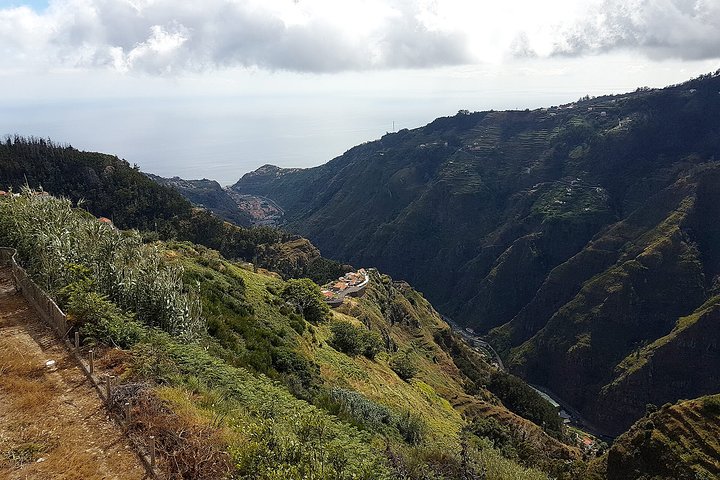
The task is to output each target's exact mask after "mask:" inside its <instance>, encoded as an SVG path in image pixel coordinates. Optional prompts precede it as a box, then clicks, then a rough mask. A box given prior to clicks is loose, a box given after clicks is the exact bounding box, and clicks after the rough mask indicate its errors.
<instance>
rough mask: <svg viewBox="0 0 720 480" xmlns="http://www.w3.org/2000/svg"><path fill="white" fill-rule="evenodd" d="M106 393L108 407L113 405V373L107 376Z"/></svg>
mask: <svg viewBox="0 0 720 480" xmlns="http://www.w3.org/2000/svg"><path fill="white" fill-rule="evenodd" d="M105 393H106V394H107V404H108V408H110V405H112V375H108V376H106V377H105Z"/></svg>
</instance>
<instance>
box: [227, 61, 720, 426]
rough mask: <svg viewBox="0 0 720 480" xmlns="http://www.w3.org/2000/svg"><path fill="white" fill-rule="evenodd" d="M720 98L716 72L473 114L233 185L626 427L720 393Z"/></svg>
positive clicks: (599, 422)
mask: <svg viewBox="0 0 720 480" xmlns="http://www.w3.org/2000/svg"><path fill="white" fill-rule="evenodd" d="M719 91H720V75H719V74H718V73H716V74H713V75H705V76H702V77H700V78H697V79H694V80H691V81H689V82H686V83H684V84H681V85H675V86H671V87H668V88H665V89H658V90H652V89H638V90H637V91H636V92H633V93H629V94H625V95H615V96H606V97H598V98H583V99H581V100H579V101H577V102H574V103H571V104H567V105H562V106H556V107H551V108H543V109H537V110H533V111H530V110H526V111H507V112H496V111H489V112H474V113H471V112H467V111H460V112H458V114H457V115H455V116H452V117H445V118H439V119H437V120H435V121H433V122H431V123H430V124H428V125H426V126H424V127H421V128H417V129H414V130H402V131H400V132H397V133H393V134H387V135H385V136H383V137H382V138H381V139H380V140H378V141H375V142H368V143H365V144H363V145H360V146H357V147H354V148H352V149H350V150H349V151H347V152H346V153H345V154H344V155H342V156H340V157H338V158H336V159H334V160H332V161H330V162H328V163H327V164H325V165H322V166H320V167H316V168H312V169H300V170H298V169H293V170H283V169H279V168H277V167H273V166H264V167H262V168H260V169H258V170H257V171H255V172H252V173H249V174H247V175H245V176H244V177H243V178H242V179H240V181H238V183H237V184H236V185H234V186H233V188H234V189H235V190H236V191H237V192H239V193H249V194H257V195H264V196H267V197H270V198H272V199H273V200H275V201H276V202H278V204H279V205H280V206H281V207H282V208H283V209H284V210H285V218H286V219H287V221H288V224H287V228H288V229H290V230H291V231H295V232H297V233H299V234H302V235H304V236H306V237H307V238H309V239H311V240H312V241H313V242H314V243H315V244H316V245H318V246H319V247H320V248H321V249H322V250H323V252H325V254H326V255H328V256H329V257H331V258H342V259H343V260H346V261H349V262H352V263H357V264H374V265H377V266H378V267H379V268H380V269H382V270H383V271H387V272H389V273H390V274H392V275H393V276H395V277H399V278H403V279H405V280H408V281H409V282H411V283H412V284H413V285H414V286H416V287H417V288H419V289H420V290H422V291H423V292H425V293H426V294H427V296H428V298H429V299H430V300H431V301H432V302H433V304H434V305H436V306H438V308H439V309H440V310H441V311H442V312H443V313H445V314H447V315H448V316H450V317H452V318H453V319H454V320H455V321H457V322H458V323H460V324H462V325H463V326H469V327H472V328H473V329H475V331H477V332H479V333H481V334H488V335H489V339H490V341H491V343H493V344H494V345H495V347H496V348H497V349H498V350H499V351H500V353H501V355H503V356H504V357H505V359H506V361H507V364H508V365H509V366H510V368H511V370H512V371H513V372H514V373H516V374H518V375H520V376H521V377H523V378H524V379H526V380H528V381H529V382H531V383H536V384H540V385H544V386H546V387H549V388H550V389H551V390H552V391H554V392H555V393H556V394H558V395H559V396H560V397H561V398H563V399H564V400H566V401H567V402H569V403H570V404H571V405H573V406H574V407H576V408H577V409H578V410H580V411H581V412H582V414H583V415H584V416H585V417H586V418H588V419H589V420H590V421H591V423H593V424H595V426H596V427H598V428H599V429H600V430H601V431H604V432H606V433H608V434H611V435H616V434H619V433H621V432H622V431H624V430H625V429H627V428H628V427H629V426H630V425H631V424H632V423H633V422H634V421H635V420H636V419H637V418H639V417H640V416H642V414H643V412H644V405H645V404H646V403H648V402H654V403H664V402H674V401H676V400H678V399H680V398H694V397H697V396H700V395H706V394H709V393H715V392H717V391H718V390H720V379H718V377H717V375H714V374H711V373H710V372H711V371H712V370H713V369H714V368H716V367H717V365H718V356H717V344H718V341H720V338H719V337H720V334H719V333H718V332H719V331H718V330H717V329H716V328H714V327H712V325H715V323H716V313H715V306H714V304H715V301H714V300H713V298H714V297H715V296H716V295H717V293H718V292H717V278H718V275H719V274H720V268H719V267H720V263H719V261H718V259H720V248H718V245H720V242H719V240H720V235H719V234H718V232H720V230H718V222H717V218H718V214H719V213H720V212H719V211H718V205H719V204H720V203H719V202H718V199H719V198H720V190H718V184H719V183H718V178H719V177H718V172H719V171H720V166H718V164H717V158H718V154H720V95H718V92H719Z"/></svg>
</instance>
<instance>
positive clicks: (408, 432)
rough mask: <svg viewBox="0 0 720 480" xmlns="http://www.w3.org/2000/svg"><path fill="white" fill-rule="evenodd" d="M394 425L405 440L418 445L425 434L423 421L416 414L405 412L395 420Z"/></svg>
mask: <svg viewBox="0 0 720 480" xmlns="http://www.w3.org/2000/svg"><path fill="white" fill-rule="evenodd" d="M395 422H396V423H395V426H396V427H397V429H398V431H399V432H400V434H401V435H402V436H403V438H404V439H405V441H406V442H408V443H409V444H410V445H419V444H420V442H422V439H423V436H424V434H425V422H423V421H422V419H421V418H420V417H418V416H417V415H413V414H412V413H410V412H405V413H403V414H402V415H400V416H399V417H398V418H397V419H396V420H395Z"/></svg>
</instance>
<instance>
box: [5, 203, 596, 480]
mask: <svg viewBox="0 0 720 480" xmlns="http://www.w3.org/2000/svg"><path fill="white" fill-rule="evenodd" d="M0 244H2V245H8V246H14V247H16V248H18V251H19V259H20V260H21V261H22V263H23V265H24V266H25V268H26V269H27V270H28V271H29V272H30V273H31V274H32V275H33V277H34V278H35V279H36V281H37V282H38V283H39V284H40V285H42V287H43V288H44V289H45V290H46V291H48V292H50V293H51V295H53V296H54V297H55V298H56V299H57V301H58V302H59V304H60V305H61V307H62V308H63V309H64V310H65V311H67V312H68V314H69V319H70V322H71V323H72V325H73V329H77V330H78V331H79V332H80V335H81V341H82V343H83V345H85V346H86V347H90V346H94V347H95V348H96V353H97V359H98V368H99V369H110V370H108V371H109V372H112V373H113V374H115V375H116V376H117V377H118V382H119V384H118V386H117V387H116V388H117V389H118V391H119V392H123V393H122V395H125V397H123V398H125V399H127V400H128V401H131V402H132V404H133V405H134V407H133V408H134V409H135V410H134V413H133V418H134V419H135V420H134V423H133V425H132V427H131V428H133V429H135V430H137V432H138V433H141V432H151V433H150V434H153V435H155V436H156V438H158V442H160V443H159V444H160V445H161V448H160V452H161V458H160V462H161V465H163V468H165V469H167V471H168V473H170V474H172V475H177V476H184V477H185V478H223V477H228V478H229V477H230V476H231V475H232V476H233V478H253V479H278V478H284V479H293V478H297V479H300V478H308V477H312V478H317V479H328V480H329V479H344V478H347V479H350V478H353V479H368V480H369V479H382V478H388V479H389V478H407V479H431V478H432V479H460V478H468V477H467V476H468V475H476V476H480V475H483V474H484V475H486V478H495V479H515V478H526V479H536V478H537V479H540V478H545V476H546V475H547V473H550V474H552V475H553V476H555V477H557V478H568V479H570V478H575V475H576V473H577V472H579V471H582V470H584V466H583V464H582V462H580V455H579V452H578V449H577V448H576V447H574V446H572V445H568V444H565V443H563V441H566V440H567V441H569V440H570V439H571V438H572V437H571V436H567V435H566V433H567V432H565V430H564V429H563V428H562V427H561V426H560V424H559V421H558V417H557V415H556V413H555V412H554V411H553V410H552V409H551V408H549V405H548V404H546V403H545V402H544V401H543V400H542V399H540V397H539V396H537V395H536V394H534V392H533V391H532V390H531V389H529V387H527V386H526V385H524V384H523V383H522V382H518V383H516V384H514V383H513V381H512V379H511V377H509V376H508V375H507V374H504V373H503V372H499V371H497V370H495V369H494V368H493V367H491V366H490V365H489V364H488V363H487V362H486V361H485V360H484V359H483V357H482V356H481V355H480V354H479V353H477V352H475V351H473V350H471V349H470V348H469V347H467V346H465V345H464V344H463V343H462V342H460V341H459V340H458V339H457V338H455V337H454V336H453V335H452V333H451V332H450V330H449V327H448V326H447V324H445V323H444V322H443V321H442V319H441V318H440V317H439V315H438V314H437V313H436V312H435V311H434V310H433V308H432V306H431V305H430V304H429V303H428V302H427V300H425V299H424V298H423V297H422V296H421V295H420V294H419V293H417V292H416V291H415V290H413V289H412V288H411V287H410V286H409V285H407V284H405V283H403V282H393V281H392V279H390V278H389V277H387V276H385V275H382V274H380V273H378V272H376V271H372V273H371V283H370V285H369V286H368V289H367V292H366V294H365V295H364V296H363V297H362V298H359V299H349V300H348V301H347V302H346V303H345V304H344V305H343V306H342V307H340V308H338V309H337V310H333V311H330V310H329V309H327V307H325V306H324V303H322V300H321V298H320V293H319V289H318V287H317V285H315V284H314V283H312V282H311V281H309V280H296V279H291V280H283V279H282V278H281V276H280V275H278V274H276V273H273V272H268V271H266V270H263V269H259V270H258V271H254V270H255V269H254V268H253V267H252V266H250V265H248V264H246V263H242V262H232V261H228V260H226V259H225V258H223V257H222V256H221V255H220V254H219V253H218V252H217V251H214V250H211V249H208V248H206V247H204V246H200V245H197V244H192V243H189V242H179V241H167V242H163V241H154V242H150V243H146V242H144V241H143V238H142V237H141V236H140V235H139V234H138V233H137V232H134V231H121V230H116V229H114V228H113V227H111V226H109V225H107V224H105V223H102V222H98V221H97V219H96V218H95V217H94V216H92V215H90V214H88V213H87V212H85V211H83V210H79V209H74V208H72V204H71V203H70V202H69V201H67V200H56V199H53V198H43V197H40V196H37V195H32V192H30V191H25V192H24V193H23V194H22V195H20V196H18V197H8V196H5V197H1V198H0ZM313 305H314V306H313ZM70 335H72V332H71V333H70ZM506 384H513V385H514V386H513V388H512V389H508V388H504V387H503V386H504V385H506ZM121 405H122V403H118V408H120V407H121ZM520 414H523V415H526V416H527V417H528V418H523V417H522V416H520ZM543 415H546V417H545V418H543ZM531 420H535V421H537V422H538V423H543V424H544V425H543V427H544V430H543V428H542V427H541V426H538V425H537V424H535V423H533V422H532V421H531ZM179 430H181V431H183V432H187V433H186V434H185V436H183V437H181V438H180V439H178V437H177V435H174V434H172V432H177V431H179ZM199 459H207V461H205V460H203V461H202V462H199ZM543 471H544V472H547V473H543ZM470 478H472V477H470Z"/></svg>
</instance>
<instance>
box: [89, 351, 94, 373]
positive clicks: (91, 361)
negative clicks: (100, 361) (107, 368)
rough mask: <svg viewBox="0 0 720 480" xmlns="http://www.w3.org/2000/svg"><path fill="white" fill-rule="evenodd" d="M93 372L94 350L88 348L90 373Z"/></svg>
mask: <svg viewBox="0 0 720 480" xmlns="http://www.w3.org/2000/svg"><path fill="white" fill-rule="evenodd" d="M93 372H95V350H90V375H92V374H93Z"/></svg>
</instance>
